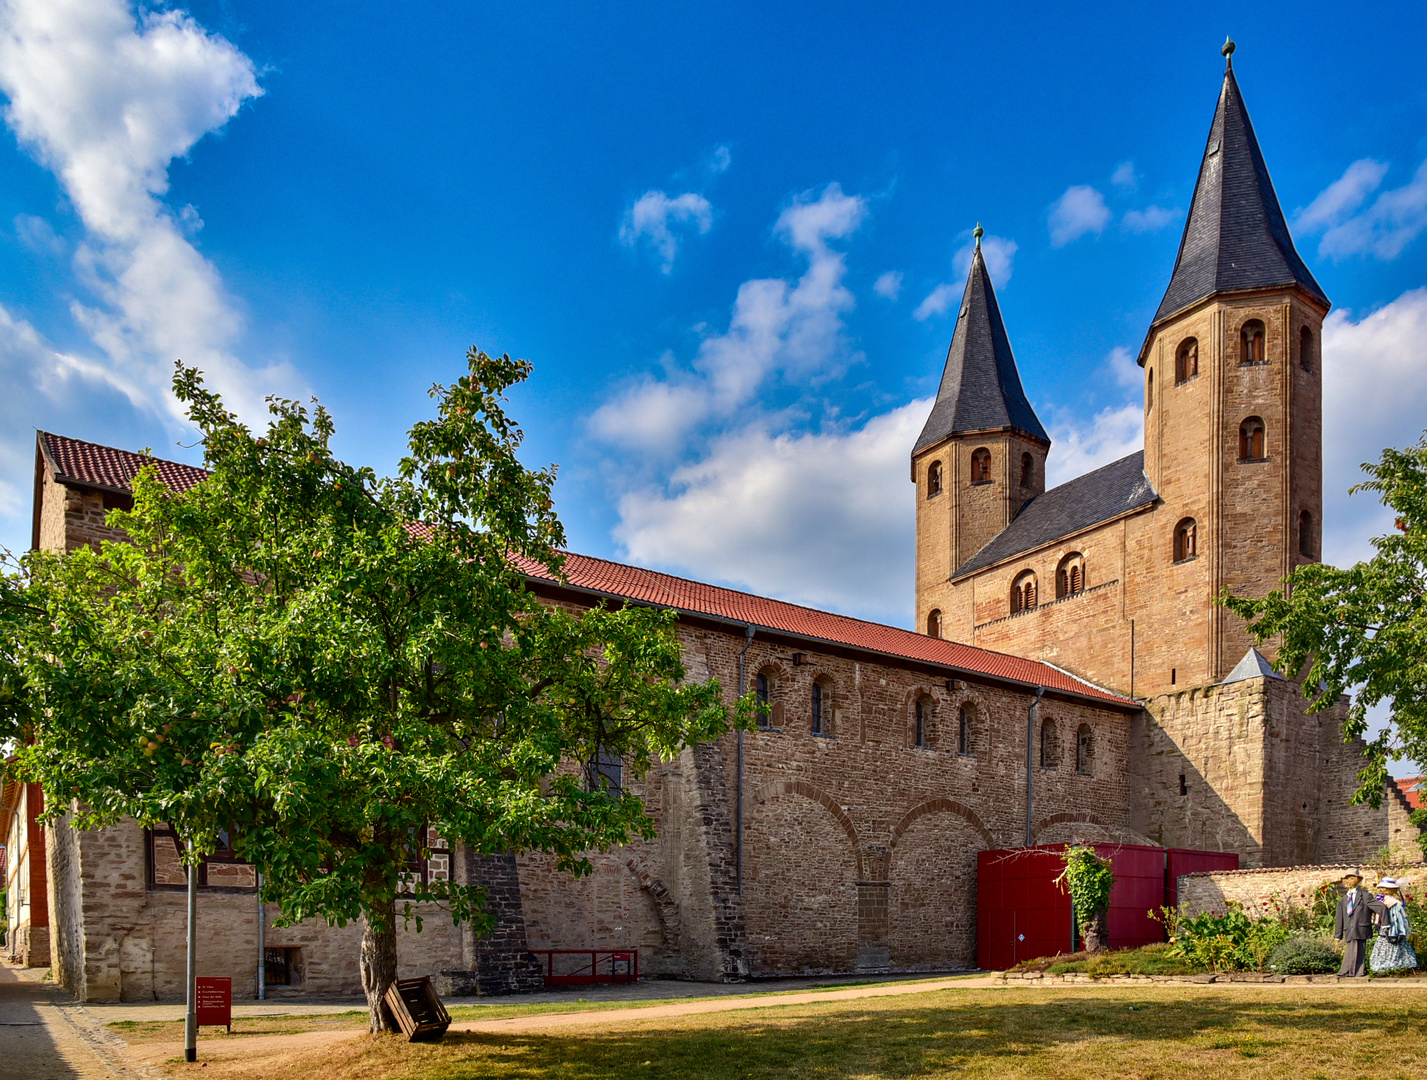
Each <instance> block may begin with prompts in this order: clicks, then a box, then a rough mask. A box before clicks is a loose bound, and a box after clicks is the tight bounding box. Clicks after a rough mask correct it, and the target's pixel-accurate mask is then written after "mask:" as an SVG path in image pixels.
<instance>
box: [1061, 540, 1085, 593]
mask: <svg viewBox="0 0 1427 1080" xmlns="http://www.w3.org/2000/svg"><path fill="white" fill-rule="evenodd" d="M1084 591H1085V556H1084V555H1082V554H1080V552H1078V551H1072V552H1071V553H1070V554H1069V555H1067V556H1066V557H1065V558H1063V559H1061V560H1060V565H1059V566H1058V567H1056V571H1055V598H1056V599H1057V600H1064V599H1065V598H1066V597H1067V596H1074V595H1075V594H1076V593H1081V592H1084Z"/></svg>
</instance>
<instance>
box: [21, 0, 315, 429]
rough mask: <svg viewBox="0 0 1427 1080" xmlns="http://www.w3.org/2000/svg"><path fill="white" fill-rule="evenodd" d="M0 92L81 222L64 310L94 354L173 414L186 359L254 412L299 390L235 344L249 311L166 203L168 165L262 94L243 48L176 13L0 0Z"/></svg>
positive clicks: (289, 374)
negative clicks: (174, 385)
mask: <svg viewBox="0 0 1427 1080" xmlns="http://www.w3.org/2000/svg"><path fill="white" fill-rule="evenodd" d="M0 90H3V91H4V93H5V94H6V96H7V97H8V98H9V104H8V106H7V107H6V109H5V119H6V122H7V123H8V124H9V126H10V127H11V129H12V130H13V131H14V132H15V135H16V136H17V138H18V139H19V141H20V143H21V145H22V146H24V147H25V148H26V149H27V150H28V151H29V152H30V153H31V154H33V155H34V157H35V158H36V159H37V160H39V161H40V162H41V163H42V164H43V165H45V166H46V167H47V168H49V169H50V170H51V171H52V172H53V173H54V174H55V176H56V177H58V178H59V181H60V183H61V184H62V186H63V188H64V191H65V194H66V195H67V196H68V197H69V200H70V202H71V204H72V205H73V207H74V209H75V211H76V212H77V213H78V215H79V218H80V220H81V222H82V223H83V225H84V228H85V238H84V240H83V242H82V243H81V244H80V246H79V248H78V250H77V251H76V253H75V256H74V261H75V271H76V274H77V278H78V283H79V284H80V285H81V286H83V287H85V288H87V290H88V292H89V294H90V295H91V297H92V299H91V300H89V301H82V300H75V301H74V302H73V304H72V312H73V314H74V317H75V318H76V320H77V321H78V322H79V324H80V325H81V326H82V327H83V328H84V329H85V330H87V331H88V332H89V334H90V336H91V338H92V339H93V341H94V343H95V345H97V346H98V347H99V349H100V350H102V352H103V354H104V358H103V360H102V361H91V362H90V363H92V364H93V365H95V366H96V367H99V368H102V369H103V370H104V371H106V372H107V377H110V378H112V379H113V380H114V381H116V383H119V384H122V385H124V386H126V387H128V388H130V390H131V391H133V392H134V393H137V394H138V395H139V399H140V400H142V401H143V402H144V403H145V404H146V405H147V406H150V407H152V406H154V405H161V406H167V408H168V411H169V416H170V418H171V419H177V418H178V410H177V408H176V407H175V403H174V402H173V401H172V398H171V395H170V393H169V390H168V382H169V378H170V377H171V374H172V365H173V361H174V360H175V359H177V358H180V357H181V358H182V359H184V360H185V361H187V362H188V363H190V364H195V365H197V366H198V367H200V368H202V369H203V370H204V371H205V373H206V374H207V376H208V380H209V383H210V385H211V386H212V387H213V388H214V389H216V390H218V391H220V392H221V393H222V394H223V395H224V397H225V399H226V400H227V401H228V403H229V404H230V406H231V407H233V408H234V409H235V410H236V411H238V412H239V413H240V415H242V416H244V417H245V418H247V419H249V420H254V419H258V418H260V417H262V416H265V415H266V408H265V406H264V404H263V401H262V399H263V396H264V394H266V393H268V392H281V393H284V394H287V395H289V396H292V395H296V394H298V393H300V392H301V389H302V388H301V381H300V379H298V377H297V376H296V373H295V372H293V371H292V370H291V369H290V368H288V367H286V366H274V367H268V368H264V369H261V370H254V369H252V368H249V367H247V366H245V365H244V364H243V363H242V362H241V361H240V360H239V359H237V358H236V357H235V356H234V355H233V353H232V346H233V344H234V342H235V340H236V338H237V337H238V335H239V333H240V332H241V330H242V326H243V321H242V317H241V315H240V314H239V312H238V310H237V307H236V305H235V304H234V303H233V301H232V300H231V299H230V298H229V297H228V295H227V293H226V292H225V290H224V288H223V284H222V281H221V280H220V278H219V275H218V272H217V270H216V269H215V268H214V267H213V265H212V264H211V263H209V262H208V261H207V260H206V259H205V258H204V257H203V256H202V255H200V254H199V252H198V251H197V250H196V249H195V248H194V247H193V246H192V244H190V243H189V242H188V240H187V238H186V237H185V235H184V231H185V228H186V227H189V226H191V224H192V221H193V217H192V215H191V213H190V214H187V215H185V214H180V215H177V216H176V215H175V214H174V213H172V212H171V211H170V210H169V209H168V208H167V207H166V206H165V204H164V203H163V201H162V197H163V195H164V194H165V193H166V192H167V190H168V167H169V163H170V162H171V161H172V160H173V159H174V158H175V157H181V156H183V155H185V154H187V153H188V152H189V151H190V150H191V149H192V148H193V146H194V144H195V143H197V142H198V141H199V140H200V139H201V138H203V136H204V135H205V134H207V133H209V132H211V131H215V130H217V129H219V128H221V127H222V126H223V125H224V124H225V123H227V121H228V120H229V119H230V118H231V117H232V116H233V115H234V114H235V113H236V112H237V111H238V109H239V108H240V107H241V106H242V104H243V102H244V101H247V100H250V99H252V98H255V97H257V96H258V95H259V94H261V93H262V90H261V88H260V87H259V86H258V84H257V78H256V73H255V71H254V67H253V63H252V61H251V60H250V59H248V57H246V56H245V55H243V53H241V52H240V51H238V50H237V49H236V48H235V47H234V46H233V45H232V44H230V43H229V42H227V41H226V40H224V39H223V38H221V37H218V36H216V35H212V34H209V33H208V32H207V31H206V30H204V29H203V28H202V27H201V26H199V25H198V24H197V23H196V22H194V21H193V19H192V18H190V17H189V16H188V15H187V14H185V13H184V12H181V11H173V10H169V11H153V10H146V11H143V12H141V13H139V14H137V15H136V13H135V12H134V10H133V9H132V8H130V7H129V5H128V4H127V3H125V2H122V0H11V2H9V3H7V4H5V5H3V7H0ZM181 218H182V219H183V220H181ZM51 231H52V230H51ZM29 234H30V235H31V236H32V237H35V236H39V235H40V232H39V230H38V229H37V228H35V227H33V226H31V227H30V233H29Z"/></svg>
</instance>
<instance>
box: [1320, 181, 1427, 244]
mask: <svg viewBox="0 0 1427 1080" xmlns="http://www.w3.org/2000/svg"><path fill="white" fill-rule="evenodd" d="M1387 170H1388V166H1387V165H1386V164H1385V163H1384V162H1381V161H1373V160H1371V159H1370V158H1363V159H1362V160H1360V161H1355V162H1353V163H1352V164H1351V165H1349V166H1348V167H1347V169H1346V170H1344V172H1343V175H1342V176H1340V177H1339V178H1338V179H1337V180H1334V181H1333V182H1332V183H1331V184H1329V185H1328V186H1327V187H1326V188H1324V189H1323V191H1321V192H1320V193H1319V194H1318V197H1317V198H1315V199H1314V200H1313V201H1312V202H1311V203H1309V204H1308V206H1307V208H1306V209H1305V210H1304V211H1303V212H1302V213H1301V214H1299V215H1298V220H1297V222H1296V223H1295V224H1296V227H1297V228H1298V229H1299V230H1300V231H1301V232H1303V233H1304V234H1305V235H1311V234H1313V233H1316V232H1321V233H1322V234H1323V237H1322V239H1321V240H1319V242H1318V254H1319V255H1321V256H1323V257H1324V258H1329V259H1334V260H1337V259H1342V258H1346V257H1347V256H1349V255H1373V256H1376V257H1377V258H1379V259H1384V260H1391V259H1395V258H1397V257H1398V256H1399V255H1401V254H1402V252H1403V250H1404V249H1405V248H1406V247H1407V245H1408V244H1410V243H1411V242H1412V241H1413V240H1415V239H1417V237H1418V236H1419V235H1420V234H1421V233H1422V231H1423V230H1424V229H1427V161H1424V162H1423V163H1422V164H1421V165H1420V166H1418V168H1417V171H1416V172H1415V173H1414V174H1413V176H1412V179H1411V180H1409V181H1408V182H1407V183H1406V184H1404V185H1403V186H1402V187H1399V188H1391V189H1389V190H1387V191H1382V192H1379V193H1378V195H1377V198H1375V199H1373V201H1372V203H1371V204H1369V205H1367V206H1364V205H1363V204H1364V203H1366V202H1367V199H1368V196H1370V195H1372V193H1373V192H1375V191H1377V190H1378V188H1379V187H1380V186H1381V184H1382V181H1383V178H1384V177H1385V176H1386V175H1387Z"/></svg>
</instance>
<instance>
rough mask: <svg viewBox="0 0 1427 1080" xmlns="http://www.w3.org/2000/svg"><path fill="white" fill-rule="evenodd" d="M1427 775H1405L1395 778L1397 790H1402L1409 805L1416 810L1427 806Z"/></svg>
mask: <svg viewBox="0 0 1427 1080" xmlns="http://www.w3.org/2000/svg"><path fill="white" fill-rule="evenodd" d="M1424 781H1427V776H1403V777H1399V778H1398V779H1396V780H1394V781H1393V783H1394V784H1396V785H1397V790H1398V791H1400V792H1402V797H1403V798H1404V799H1406V800H1407V805H1408V806H1410V807H1412V809H1414V810H1421V809H1422V808H1423V806H1427V790H1424V788H1427V783H1424Z"/></svg>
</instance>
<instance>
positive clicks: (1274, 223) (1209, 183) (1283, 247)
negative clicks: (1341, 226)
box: [1154, 40, 1329, 323]
mask: <svg viewBox="0 0 1427 1080" xmlns="http://www.w3.org/2000/svg"><path fill="white" fill-rule="evenodd" d="M1220 52H1222V53H1223V55H1224V60H1225V67H1224V85H1223V88H1222V89H1221V90H1220V92H1219V104H1218V107H1217V108H1216V109H1215V110H1214V122H1213V124H1211V125H1210V127H1209V141H1208V143H1207V144H1206V146H1205V148H1204V160H1203V162H1202V163H1201V164H1200V166H1199V181H1198V183H1197V184H1196V185H1195V188H1194V200H1193V202H1191V203H1190V206H1189V219H1188V220H1187V221H1186V222H1185V224H1184V236H1183V238H1182V239H1181V240H1180V242H1179V256H1178V258H1177V259H1175V263H1174V273H1173V275H1172V276H1171V277H1170V280H1169V288H1168V289H1166V290H1165V293H1164V299H1163V300H1162V301H1161V302H1160V305H1159V310H1158V311H1157V312H1155V317H1154V322H1155V323H1159V322H1161V321H1163V320H1164V319H1167V318H1169V317H1170V316H1171V315H1174V314H1176V313H1177V312H1179V311H1182V310H1183V309H1184V308H1186V307H1188V306H1190V305H1191V304H1196V303H1198V302H1199V301H1201V300H1204V299H1207V298H1208V297H1210V296H1214V295H1216V294H1218V293H1228V292H1241V291H1244V290H1247V289H1262V288H1274V287H1279V286H1297V287H1298V288H1300V289H1302V290H1303V291H1304V292H1306V293H1307V294H1308V295H1309V296H1311V297H1313V299H1315V300H1317V301H1318V302H1319V303H1321V304H1323V305H1324V306H1325V307H1326V306H1327V305H1328V303H1329V300H1328V297H1327V295H1326V294H1325V293H1324V292H1323V289H1322V288H1321V287H1320V286H1319V284H1318V282H1317V281H1316V280H1314V277H1313V275H1312V273H1310V272H1309V270H1308V267H1307V266H1305V265H1304V263H1303V260H1302V259H1301V258H1300V257H1299V255H1298V251H1297V250H1296V249H1295V248H1294V246H1293V238H1292V237H1291V236H1290V235H1289V233H1288V223H1287V222H1286V221H1285V220H1284V217H1283V209H1282V207H1280V206H1279V204H1278V196H1277V195H1276V194H1275V193H1274V190H1273V182H1272V181H1271V180H1270V179H1269V175H1268V166H1267V165H1265V164H1264V159H1263V153H1262V151H1260V150H1259V142H1258V138H1257V137H1256V136H1255V135H1254V128H1253V124H1251V123H1250V122H1249V111H1248V109H1247V108H1246V107H1245V106H1244V99H1243V95H1242V94H1240V92H1239V84H1238V81H1237V80H1236V79H1235V78H1234V63H1233V56H1234V43H1233V42H1232V41H1229V40H1226V41H1225V42H1224V46H1223V48H1222V49H1221V50H1220Z"/></svg>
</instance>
